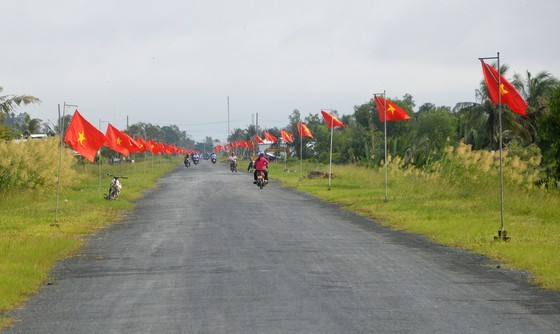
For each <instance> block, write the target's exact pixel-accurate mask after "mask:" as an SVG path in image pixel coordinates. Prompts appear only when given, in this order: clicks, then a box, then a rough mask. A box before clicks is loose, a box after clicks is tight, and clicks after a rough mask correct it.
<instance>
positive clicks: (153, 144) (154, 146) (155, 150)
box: [148, 139, 161, 155]
mask: <svg viewBox="0 0 560 334" xmlns="http://www.w3.org/2000/svg"><path fill="white" fill-rule="evenodd" d="M148 147H149V150H150V152H152V154H155V155H158V154H160V153H161V149H160V147H159V144H158V143H157V141H153V140H152V139H150V141H149V145H148Z"/></svg>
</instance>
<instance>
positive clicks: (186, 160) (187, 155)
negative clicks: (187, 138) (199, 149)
mask: <svg viewBox="0 0 560 334" xmlns="http://www.w3.org/2000/svg"><path fill="white" fill-rule="evenodd" d="M183 163H184V164H185V166H186V165H187V164H189V154H188V153H187V154H185V160H183Z"/></svg>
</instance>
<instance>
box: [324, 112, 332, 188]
mask: <svg viewBox="0 0 560 334" xmlns="http://www.w3.org/2000/svg"><path fill="white" fill-rule="evenodd" d="M321 110H328V111H329V112H332V109H321ZM331 116H332V114H331ZM333 132H334V118H332V117H331V152H330V155H329V190H331V175H332V144H333Z"/></svg>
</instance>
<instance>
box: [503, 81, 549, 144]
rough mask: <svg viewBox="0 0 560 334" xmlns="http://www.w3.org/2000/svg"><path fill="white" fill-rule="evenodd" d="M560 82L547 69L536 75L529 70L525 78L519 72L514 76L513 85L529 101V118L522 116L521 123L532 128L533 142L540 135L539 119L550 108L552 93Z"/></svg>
mask: <svg viewBox="0 0 560 334" xmlns="http://www.w3.org/2000/svg"><path fill="white" fill-rule="evenodd" d="M559 83H560V82H559V81H558V79H556V78H555V77H553V76H552V74H550V73H549V72H547V71H542V72H539V73H538V74H537V75H536V76H534V77H533V76H532V75H531V72H529V71H527V75H526V77H525V78H523V77H522V76H521V75H519V74H517V73H516V74H514V76H513V81H512V85H513V86H514V87H515V89H517V91H518V92H519V93H520V94H521V96H522V97H523V98H524V99H525V101H527V118H521V119H520V123H521V124H522V125H523V126H524V127H526V128H528V129H529V130H530V132H531V142H533V143H535V142H536V141H537V137H538V131H537V130H538V125H537V121H538V119H540V118H542V116H543V113H544V112H545V111H546V109H547V108H548V99H549V97H550V94H551V92H552V90H553V89H554V87H556V86H558V84H559Z"/></svg>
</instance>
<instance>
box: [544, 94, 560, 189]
mask: <svg viewBox="0 0 560 334" xmlns="http://www.w3.org/2000/svg"><path fill="white" fill-rule="evenodd" d="M539 128H540V130H541V132H542V136H543V138H544V139H546V140H547V141H549V142H550V150H551V153H552V154H551V155H552V164H551V166H550V171H549V174H552V175H551V176H553V177H555V178H556V179H557V180H560V137H559V136H558V134H559V133H560V86H556V88H554V90H552V91H551V94H550V99H549V104H548V111H547V112H546V113H544V114H543V117H542V118H541V119H540V120H539Z"/></svg>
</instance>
